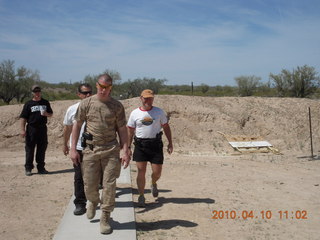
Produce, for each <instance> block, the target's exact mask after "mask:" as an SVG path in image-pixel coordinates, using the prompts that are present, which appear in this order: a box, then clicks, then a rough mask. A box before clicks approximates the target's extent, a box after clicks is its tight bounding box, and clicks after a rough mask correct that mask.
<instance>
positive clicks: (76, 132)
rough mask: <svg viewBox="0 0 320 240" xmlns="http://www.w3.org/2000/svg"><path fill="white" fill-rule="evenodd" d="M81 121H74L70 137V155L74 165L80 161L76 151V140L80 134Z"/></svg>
mask: <svg viewBox="0 0 320 240" xmlns="http://www.w3.org/2000/svg"><path fill="white" fill-rule="evenodd" d="M82 124H83V121H75V122H74V124H73V126H72V133H71V134H72V138H71V148H70V157H71V160H72V162H73V163H74V164H75V165H78V164H79V162H80V155H79V153H78V152H77V142H78V139H79V135H80V130H81V126H82Z"/></svg>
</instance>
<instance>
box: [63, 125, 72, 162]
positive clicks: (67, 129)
mask: <svg viewBox="0 0 320 240" xmlns="http://www.w3.org/2000/svg"><path fill="white" fill-rule="evenodd" d="M71 132H72V125H65V126H64V127H63V146H62V152H63V154H64V155H65V156H67V155H68V153H69V147H68V142H69V139H70V135H71Z"/></svg>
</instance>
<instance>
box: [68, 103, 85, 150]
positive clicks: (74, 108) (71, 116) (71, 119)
mask: <svg viewBox="0 0 320 240" xmlns="http://www.w3.org/2000/svg"><path fill="white" fill-rule="evenodd" d="M79 104H80V102H78V103H76V104H73V105H72V106H70V107H69V108H68V110H67V112H66V114H65V115H64V119H63V125H67V126H70V125H73V123H74V121H75V120H74V116H75V115H76V112H77V109H78V107H79ZM84 127H85V123H83V124H82V126H81V130H80V135H79V139H78V143H77V150H80V151H82V150H83V148H82V147H81V136H82V133H83V131H84ZM71 139H72V137H71V135H70V140H69V144H70V146H71Z"/></svg>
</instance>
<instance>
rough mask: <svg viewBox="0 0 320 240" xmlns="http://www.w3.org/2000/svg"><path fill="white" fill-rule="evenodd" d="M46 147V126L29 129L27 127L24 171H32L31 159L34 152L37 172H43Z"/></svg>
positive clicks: (29, 127)
mask: <svg viewBox="0 0 320 240" xmlns="http://www.w3.org/2000/svg"><path fill="white" fill-rule="evenodd" d="M47 146H48V136H47V126H46V125H44V126H41V127H31V126H29V125H28V126H27V129H26V145H25V149H26V163H25V165H24V167H25V169H26V170H30V171H31V170H32V169H33V168H34V165H33V158H34V151H35V148H36V147H37V151H36V163H37V169H38V171H42V170H44V165H45V162H44V160H45V155H46V150H47Z"/></svg>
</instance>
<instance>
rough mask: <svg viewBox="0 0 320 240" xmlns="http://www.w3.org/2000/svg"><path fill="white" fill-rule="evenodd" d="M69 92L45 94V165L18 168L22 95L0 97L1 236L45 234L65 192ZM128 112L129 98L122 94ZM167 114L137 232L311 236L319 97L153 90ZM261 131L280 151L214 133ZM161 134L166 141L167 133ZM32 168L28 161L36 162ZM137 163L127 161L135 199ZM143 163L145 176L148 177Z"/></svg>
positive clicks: (318, 180)
mask: <svg viewBox="0 0 320 240" xmlns="http://www.w3.org/2000/svg"><path fill="white" fill-rule="evenodd" d="M75 102H76V101H58V102H52V107H53V111H54V117H52V118H51V119H50V120H49V123H48V126H49V130H48V133H49V148H48V150H47V156H46V163H47V165H46V167H47V169H48V170H49V171H50V172H51V174H50V175H44V176H43V175H38V174H36V173H35V174H34V175H33V176H31V177H27V176H25V175H24V167H23V164H24V143H23V140H22V139H21V138H20V137H19V136H18V135H19V130H20V128H19V113H20V111H21V109H22V105H12V106H2V107H0V113H1V114H0V130H1V131H0V153H1V154H0V166H1V167H0V194H1V197H0V226H1V228H0V239H6V240H7V239H8V240H11V239H12V240H14V239H19V240H20V239H34V240H47V239H52V237H53V236H54V233H55V231H56V229H57V227H58V225H59V223H60V220H61V218H62V216H63V214H64V211H65V208H66V206H67V204H68V202H69V200H70V197H71V195H72V194H73V170H72V164H71V161H70V159H69V158H68V157H65V156H64V155H63V154H62V151H61V144H62V127H63V126H62V119H63V115H64V112H65V111H66V109H67V107H68V106H70V105H71V104H73V103H75ZM122 102H123V104H124V106H125V109H126V112H127V117H128V116H129V113H130V111H131V110H133V109H134V108H135V107H137V106H139V100H138V99H137V98H134V99H129V100H125V101H122ZM154 104H155V105H156V106H159V107H161V108H163V109H164V110H165V111H166V112H167V113H168V115H169V117H170V124H171V128H172V132H173V139H174V153H173V154H172V155H170V156H169V155H166V156H165V164H164V168H163V175H162V178H161V179H160V181H159V183H158V186H159V188H160V194H159V197H158V199H154V198H153V197H152V196H151V194H150V189H149V186H148V185H147V189H146V199H147V207H146V208H145V209H143V208H135V212H136V222H137V238H138V239H139V240H143V239H170V240H171V239H319V235H320V228H319V219H320V200H319V196H320V186H319V184H320V174H319V170H320V158H319V157H318V156H317V157H315V158H314V159H312V160H310V159H311V158H310V155H311V152H310V149H311V144H310V142H311V141H310V129H309V119H308V108H309V107H310V109H311V114H312V133H313V135H312V136H313V139H312V140H313V151H314V154H315V155H318V154H319V150H320V134H319V133H320V129H319V128H320V122H319V121H320V112H319V107H318V106H319V101H317V100H310V99H290V98H289V99H281V98H235V97H221V98H204V97H186V96H157V97H156V99H155V102H154ZM221 133H223V134H226V135H232V136H246V137H252V136H259V137H261V138H263V139H264V140H266V141H268V142H270V143H271V144H272V145H273V146H274V147H275V148H277V149H278V150H279V151H280V153H281V154H274V153H271V152H270V153H250V154H239V153H238V152H237V151H235V150H234V149H233V148H232V147H231V146H230V144H229V143H228V141H227V140H226V138H225V137H224V136H223V135H222V134H221ZM165 144H166V142H165ZM34 172H35V171H34ZM136 173H137V171H136V167H135V165H134V163H132V164H131V174H132V187H133V192H134V201H135V202H136V201H137V194H136V193H137V191H136V183H135V176H136ZM149 179H150V168H148V180H147V182H149V181H150V180H149Z"/></svg>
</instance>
